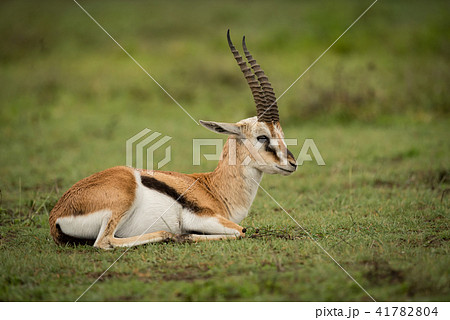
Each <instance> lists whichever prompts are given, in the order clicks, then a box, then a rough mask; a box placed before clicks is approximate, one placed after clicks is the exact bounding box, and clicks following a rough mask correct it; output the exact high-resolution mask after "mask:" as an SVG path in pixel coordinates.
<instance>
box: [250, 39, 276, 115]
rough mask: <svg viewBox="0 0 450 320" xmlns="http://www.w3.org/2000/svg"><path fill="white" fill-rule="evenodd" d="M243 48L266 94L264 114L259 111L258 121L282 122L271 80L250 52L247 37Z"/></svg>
mask: <svg viewBox="0 0 450 320" xmlns="http://www.w3.org/2000/svg"><path fill="white" fill-rule="evenodd" d="M242 48H244V54H245V57H246V58H247V61H248V63H249V64H250V66H251V68H252V69H253V71H254V72H255V74H256V76H257V77H258V81H259V83H260V84H261V89H262V91H263V92H264V97H265V101H266V105H265V110H264V112H263V113H261V115H260V112H259V111H258V121H262V122H272V121H274V122H277V121H280V116H279V114H278V105H277V98H276V97H275V92H274V91H273V88H272V85H271V84H270V82H269V79H268V78H267V76H266V75H265V73H264V71H263V69H261V66H260V65H259V64H257V63H256V60H255V59H254V58H253V56H252V55H251V54H250V52H249V51H248V49H247V45H246V43H245V36H244V37H243V38H242Z"/></svg>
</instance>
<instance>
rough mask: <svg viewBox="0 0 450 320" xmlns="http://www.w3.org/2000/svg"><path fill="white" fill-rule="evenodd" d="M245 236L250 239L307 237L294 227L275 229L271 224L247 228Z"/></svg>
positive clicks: (298, 238)
mask: <svg viewBox="0 0 450 320" xmlns="http://www.w3.org/2000/svg"><path fill="white" fill-rule="evenodd" d="M247 237H248V238H252V239H265V238H278V239H283V240H301V239H305V238H307V235H306V234H304V233H303V232H299V230H296V229H295V228H284V229H276V228H273V227H271V226H264V227H260V228H252V227H249V228H247Z"/></svg>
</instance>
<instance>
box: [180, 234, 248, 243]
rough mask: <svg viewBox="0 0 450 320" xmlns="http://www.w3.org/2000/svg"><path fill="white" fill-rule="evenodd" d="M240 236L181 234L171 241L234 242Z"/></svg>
mask: <svg viewBox="0 0 450 320" xmlns="http://www.w3.org/2000/svg"><path fill="white" fill-rule="evenodd" d="M239 238H240V236H236V235H233V234H181V235H176V236H175V237H174V238H173V240H175V241H177V242H184V241H193V242H200V241H217V240H227V239H228V240H235V239H239Z"/></svg>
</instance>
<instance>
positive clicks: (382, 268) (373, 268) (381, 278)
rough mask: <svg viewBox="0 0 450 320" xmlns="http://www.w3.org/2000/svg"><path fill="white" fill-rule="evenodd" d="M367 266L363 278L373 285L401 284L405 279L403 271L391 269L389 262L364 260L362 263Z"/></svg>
mask: <svg viewBox="0 0 450 320" xmlns="http://www.w3.org/2000/svg"><path fill="white" fill-rule="evenodd" d="M362 263H363V264H365V265H366V266H368V268H369V270H368V271H367V272H366V273H365V277H366V278H367V279H368V280H369V281H370V282H371V283H374V284H377V285H378V284H381V283H386V282H387V283H389V284H394V283H401V282H403V280H404V279H405V277H404V274H403V271H401V270H396V269H394V268H392V267H391V265H390V264H389V262H387V261H386V260H384V259H373V260H365V261H363V262H362Z"/></svg>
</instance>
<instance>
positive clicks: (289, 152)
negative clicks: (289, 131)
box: [287, 149, 295, 160]
mask: <svg viewBox="0 0 450 320" xmlns="http://www.w3.org/2000/svg"><path fill="white" fill-rule="evenodd" d="M287 155H288V157H289V156H291V157H292V159H294V160H295V157H294V155H293V154H292V152H291V151H289V149H287Z"/></svg>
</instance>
